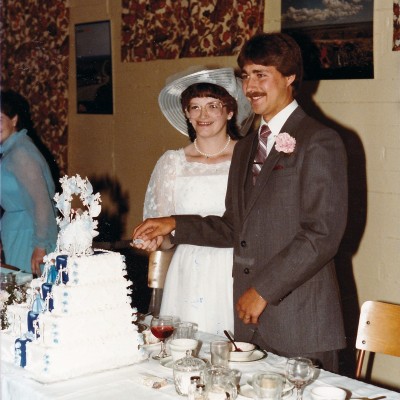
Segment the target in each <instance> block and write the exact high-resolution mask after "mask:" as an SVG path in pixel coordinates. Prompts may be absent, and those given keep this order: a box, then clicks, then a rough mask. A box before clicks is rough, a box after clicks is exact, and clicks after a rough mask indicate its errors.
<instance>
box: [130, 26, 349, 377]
mask: <svg viewBox="0 0 400 400" xmlns="http://www.w3.org/2000/svg"><path fill="white" fill-rule="evenodd" d="M238 64H239V67H240V68H241V71H242V79H243V90H244V93H245V94H246V96H247V97H248V99H249V100H250V102H251V105H252V108H253V110H254V112H255V113H256V114H258V115H260V116H261V125H260V127H259V129H257V130H255V131H254V132H251V133H249V134H248V135H247V136H246V137H245V138H243V139H242V140H240V141H239V142H238V143H237V145H236V146H235V150H234V154H233V158H232V164H231V169H230V175H229V182H228V189H227V194H226V211H225V214H224V215H223V216H222V217H217V216H207V217H204V218H202V217H200V216H197V215H190V216H188V215H185V216H180V215H176V216H171V217H166V218H159V219H149V220H146V221H144V222H143V223H142V224H141V225H139V226H138V227H136V229H135V231H134V235H133V237H134V238H139V237H140V238H142V239H144V243H143V244H142V245H139V246H138V247H142V248H146V249H148V250H154V249H155V248H156V247H157V246H159V245H160V243H161V242H162V240H163V235H167V234H168V233H170V232H171V231H174V230H175V232H173V234H174V235H173V236H172V242H173V243H175V244H180V243H187V244H195V245H204V246H215V247H232V246H233V248H234V260H233V272H232V273H233V277H234V304H235V305H236V315H235V338H236V339H237V340H242V341H253V342H254V343H256V344H258V345H260V346H261V347H262V348H264V349H266V350H269V351H272V352H274V353H275V354H279V355H282V356H286V357H293V356H304V357H308V358H312V359H314V360H315V361H317V362H319V364H320V365H321V366H322V367H323V368H324V369H327V370H330V371H333V372H337V371H338V350H339V349H341V348H343V347H345V345H346V342H345V334H344V328H343V321H342V311H341V304H340V298H339V290H338V285H337V280H336V273H335V266H334V261H333V259H334V256H335V254H336V252H337V250H338V246H339V243H340V241H341V238H342V235H343V232H344V229H345V226H346V219H347V176H346V155H345V150H344V146H343V144H342V142H341V139H340V138H339V136H338V135H337V133H336V132H334V131H333V130H331V129H329V128H327V127H326V126H323V125H321V124H320V123H318V122H317V121H315V120H314V119H312V118H311V117H309V116H308V115H306V114H305V112H304V111H303V110H302V108H301V107H300V106H299V105H298V103H297V102H296V100H295V96H296V93H297V91H298V89H299V86H300V83H301V79H302V57H301V52H300V48H299V47H298V45H297V44H296V42H295V41H294V40H293V39H292V38H291V37H289V36H287V35H285V34H282V33H262V34H259V35H256V36H254V37H253V38H251V39H250V40H249V41H248V42H247V43H246V44H245V45H244V47H243V48H242V50H241V52H240V54H239V57H238ZM264 125H267V126H266V127H265V128H264V127H263V126H264ZM260 132H261V134H260ZM259 142H260V143H259ZM266 156H267V157H266ZM265 157H266V158H265ZM210 278H211V277H210Z"/></svg>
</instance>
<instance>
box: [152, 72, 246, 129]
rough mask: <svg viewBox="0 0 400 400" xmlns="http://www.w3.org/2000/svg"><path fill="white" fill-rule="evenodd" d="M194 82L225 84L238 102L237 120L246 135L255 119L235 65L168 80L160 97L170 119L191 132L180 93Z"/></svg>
mask: <svg viewBox="0 0 400 400" xmlns="http://www.w3.org/2000/svg"><path fill="white" fill-rule="evenodd" d="M195 83H213V84H214V85H218V86H222V87H223V88H224V89H226V90H227V92H228V93H229V94H230V95H231V96H232V97H233V98H234V99H235V100H236V101H237V104H238V113H237V115H236V122H237V125H238V127H239V130H240V133H241V135H243V136H244V135H245V134H246V133H247V131H248V130H249V128H250V126H251V123H252V121H253V116H254V113H253V111H252V109H251V105H250V102H249V101H248V100H247V98H246V96H245V95H244V94H243V90H242V80H241V79H240V78H238V77H235V72H234V71H233V68H219V69H203V70H201V71H198V72H195V73H190V74H188V75H185V76H183V77H180V78H177V79H175V80H173V81H172V82H170V83H168V84H167V85H166V86H165V87H164V89H162V90H161V92H160V95H159V96H158V104H159V105H160V109H161V111H162V113H163V114H164V116H165V118H167V120H168V122H169V123H170V124H171V125H172V126H173V127H174V128H176V129H177V130H178V131H179V132H181V133H183V134H184V135H186V136H187V135H188V131H187V123H186V117H185V115H184V113H183V111H182V103H181V95H182V92H183V91H184V90H185V89H187V88H188V87H189V86H190V85H193V84H195Z"/></svg>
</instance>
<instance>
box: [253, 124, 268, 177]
mask: <svg viewBox="0 0 400 400" xmlns="http://www.w3.org/2000/svg"><path fill="white" fill-rule="evenodd" d="M270 134H271V130H270V129H269V128H268V125H266V124H264V125H263V126H262V127H261V130H260V134H259V137H260V139H259V141H258V147H257V152H256V155H255V157H254V162H253V185H255V183H256V180H257V177H258V175H259V174H260V171H261V168H262V166H263V164H264V161H265V159H266V158H267V141H268V136H269V135H270Z"/></svg>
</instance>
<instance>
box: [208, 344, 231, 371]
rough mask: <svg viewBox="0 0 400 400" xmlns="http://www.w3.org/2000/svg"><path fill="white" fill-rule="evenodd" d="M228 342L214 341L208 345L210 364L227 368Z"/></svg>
mask: <svg viewBox="0 0 400 400" xmlns="http://www.w3.org/2000/svg"><path fill="white" fill-rule="evenodd" d="M229 349H230V346H229V342H228V341H227V340H214V341H213V342H211V343H210V350H211V364H212V365H219V366H222V367H228V361H229Z"/></svg>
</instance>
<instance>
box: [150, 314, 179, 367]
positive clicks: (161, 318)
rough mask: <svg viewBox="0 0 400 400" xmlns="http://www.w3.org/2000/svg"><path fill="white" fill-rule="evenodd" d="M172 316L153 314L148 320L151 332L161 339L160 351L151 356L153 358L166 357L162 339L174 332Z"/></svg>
mask: <svg viewBox="0 0 400 400" xmlns="http://www.w3.org/2000/svg"><path fill="white" fill-rule="evenodd" d="M173 320H174V318H173V317H172V316H170V315H155V316H154V317H153V318H152V319H151V322H150V330H151V333H152V334H153V335H154V336H155V337H156V338H158V339H160V341H161V351H160V352H159V353H158V354H157V355H156V356H153V358H154V359H155V360H161V359H162V358H165V357H168V354H167V352H166V351H165V343H164V340H165V339H167V338H168V337H170V336H171V335H172V333H173V332H174V324H173V322H174V321H173Z"/></svg>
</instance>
